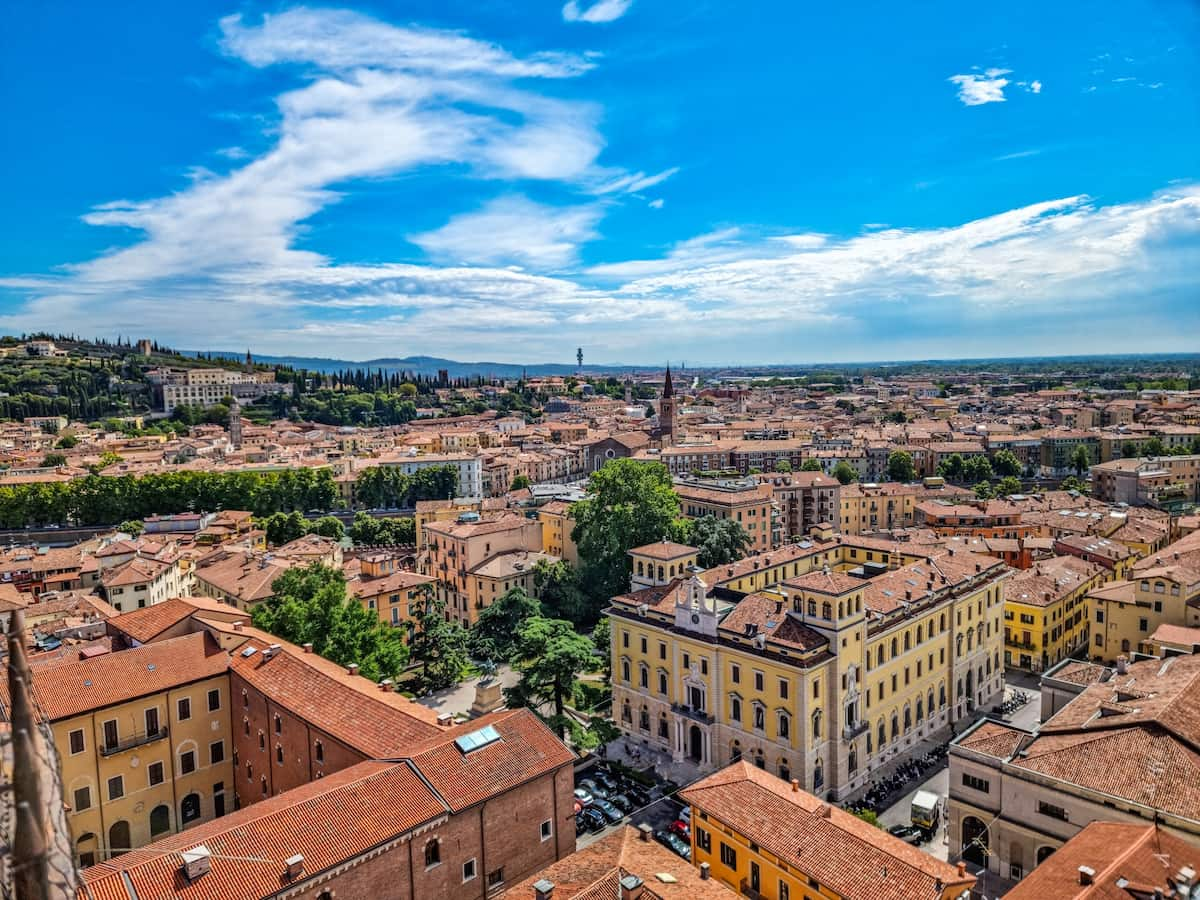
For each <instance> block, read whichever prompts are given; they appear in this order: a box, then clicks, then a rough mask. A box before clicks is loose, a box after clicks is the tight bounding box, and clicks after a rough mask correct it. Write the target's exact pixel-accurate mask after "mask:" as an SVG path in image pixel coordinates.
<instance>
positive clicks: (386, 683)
mask: <svg viewBox="0 0 1200 900" xmlns="http://www.w3.org/2000/svg"><path fill="white" fill-rule="evenodd" d="M379 689H380V690H381V691H390V690H391V689H392V679H390V678H385V679H383V681H381V682H379Z"/></svg>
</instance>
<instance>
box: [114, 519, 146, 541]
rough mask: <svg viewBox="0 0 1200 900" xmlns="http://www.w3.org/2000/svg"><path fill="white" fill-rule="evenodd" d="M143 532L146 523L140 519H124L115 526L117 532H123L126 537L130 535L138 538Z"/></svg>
mask: <svg viewBox="0 0 1200 900" xmlns="http://www.w3.org/2000/svg"><path fill="white" fill-rule="evenodd" d="M145 530H146V523H145V522H143V521H142V520H141V519H126V520H125V521H124V522H122V523H121V524H120V525H118V526H117V531H123V532H125V533H126V534H128V535H132V536H133V537H138V536H139V535H141V533H142V532H143V531H145Z"/></svg>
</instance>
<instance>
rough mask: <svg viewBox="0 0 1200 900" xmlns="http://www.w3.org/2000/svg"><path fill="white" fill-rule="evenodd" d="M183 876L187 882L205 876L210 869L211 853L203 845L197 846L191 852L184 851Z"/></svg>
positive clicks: (182, 854)
mask: <svg viewBox="0 0 1200 900" xmlns="http://www.w3.org/2000/svg"><path fill="white" fill-rule="evenodd" d="M180 856H182V857H183V874H184V877H186V878H187V880H188V881H189V882H191V881H195V880H196V879H198V878H200V877H202V876H204V875H207V874H208V873H209V871H210V870H211V869H212V851H210V850H209V849H208V848H207V847H205V846H204V845H203V844H197V845H196V846H195V847H193V848H192V849H191V850H184V851H183V853H181V854H180Z"/></svg>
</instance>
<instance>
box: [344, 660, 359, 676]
mask: <svg viewBox="0 0 1200 900" xmlns="http://www.w3.org/2000/svg"><path fill="white" fill-rule="evenodd" d="M346 674H347V675H357V674H358V663H350V665H348V666H346Z"/></svg>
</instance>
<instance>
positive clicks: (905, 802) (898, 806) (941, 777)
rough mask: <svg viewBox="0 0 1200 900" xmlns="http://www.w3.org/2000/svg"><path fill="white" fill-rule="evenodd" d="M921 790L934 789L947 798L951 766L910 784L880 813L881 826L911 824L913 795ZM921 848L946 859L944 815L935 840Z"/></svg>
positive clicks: (943, 767)
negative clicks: (902, 793) (903, 793)
mask: <svg viewBox="0 0 1200 900" xmlns="http://www.w3.org/2000/svg"><path fill="white" fill-rule="evenodd" d="M921 790H925V791H933V793H935V794H937V795H938V796H939V797H941V798H943V799H945V798H946V796H947V795H948V794H949V793H950V768H949V766H942V767H941V768H940V769H938V770H937V771H936V772H934V773H932V774H931V775H929V776H928V777H926V778H925V780H924V781H914V782H913V783H912V784H911V785H909V791H908V793H906V794H905V795H904V796H903V797H901V798H900V799H899V800H897V801H896V802H895V803H893V804H892V805H891V806H889V807H888V808H887V809H885V810H884V811H883V812H881V813H880V814H879V825H880V827H881V828H883V829H884V830H887V829H889V828H892V827H893V826H895V825H907V824H909V822H910V821H911V819H910V815H911V812H912V801H913V797H915V796H916V794H917V791H921ZM921 849H922V850H924V851H925V852H926V853H928V854H930V855H931V856H936V857H937V858H938V859H941V860H944V859H946V856H947V847H946V830H945V819H944V817H943V821H942V828H941V829H940V830H939V831H938V832H937V834H935V835H934V836H933V840H931V841H930V842H929V843H927V844H922V845H921Z"/></svg>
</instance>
